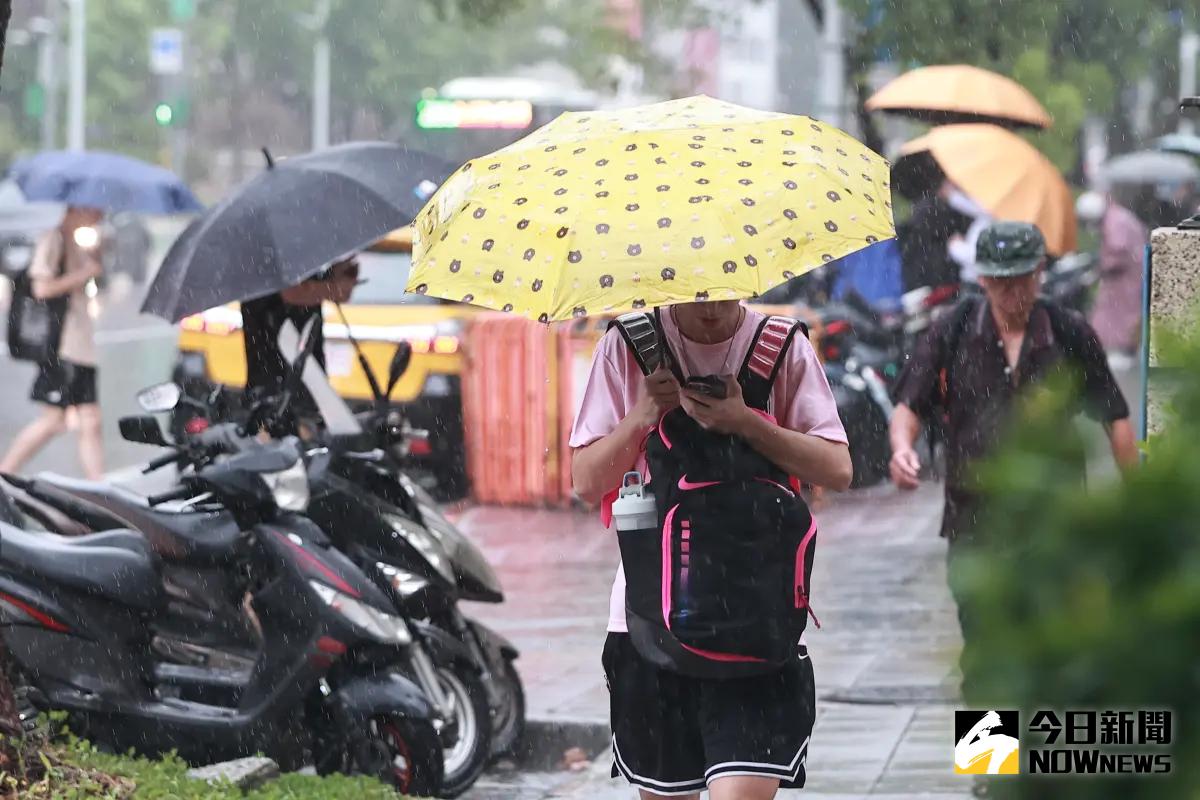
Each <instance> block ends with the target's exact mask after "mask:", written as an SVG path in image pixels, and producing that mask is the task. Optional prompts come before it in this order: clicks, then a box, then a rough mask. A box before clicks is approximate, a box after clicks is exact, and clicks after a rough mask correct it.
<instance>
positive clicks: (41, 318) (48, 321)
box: [8, 270, 70, 364]
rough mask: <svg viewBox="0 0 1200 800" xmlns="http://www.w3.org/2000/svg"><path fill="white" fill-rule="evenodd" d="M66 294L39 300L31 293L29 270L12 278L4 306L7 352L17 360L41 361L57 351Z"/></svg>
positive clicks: (51, 357)
mask: <svg viewBox="0 0 1200 800" xmlns="http://www.w3.org/2000/svg"><path fill="white" fill-rule="evenodd" d="M68 302H70V296H69V295H62V296H59V297H51V298H48V299H46V300H40V299H38V298H36V297H34V296H33V280H32V279H31V278H30V277H29V270H25V271H24V272H21V273H20V274H18V275H17V276H16V277H15V278H14V279H13V293H12V303H11V304H10V305H9V307H8V352H9V353H10V354H11V355H12V357H13V358H14V359H16V360H18V361H33V362H36V363H39V364H41V363H45V362H48V361H53V360H54V358H55V357H56V356H57V355H58V344H59V339H60V338H61V337H62V326H63V318H64V317H65V316H66V313H67V303H68Z"/></svg>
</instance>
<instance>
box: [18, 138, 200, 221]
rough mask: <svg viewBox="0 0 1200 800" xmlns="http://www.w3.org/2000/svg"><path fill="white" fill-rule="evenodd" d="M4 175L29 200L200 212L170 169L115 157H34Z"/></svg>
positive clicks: (155, 211) (56, 153)
mask: <svg viewBox="0 0 1200 800" xmlns="http://www.w3.org/2000/svg"><path fill="white" fill-rule="evenodd" d="M9 177H11V178H12V179H13V180H14V181H16V183H17V185H18V186H20V187H21V191H22V192H24V193H25V198H26V199H27V200H30V201H33V202H37V201H45V202H51V203H64V204H66V205H69V206H85V207H87V208H98V209H101V210H103V211H109V212H114V211H140V212H142V213H146V214H181V213H186V212H190V211H199V210H201V208H203V207H202V206H201V205H200V202H199V201H198V200H196V197H195V195H193V194H192V192H191V190H190V189H188V187H187V186H186V185H184V183H183V181H181V180H180V179H179V178H178V177H177V176H176V175H175V174H174V173H172V172H171V171H170V170H166V169H163V168H162V167H156V166H154V165H153V164H147V163H146V162H145V161H139V160H137V159H135V158H129V157H128V156H122V155H117V154H116V153H104V152H99V151H72V150H56V151H49V152H44V153H38V154H37V155H34V156H29V157H28V158H23V159H21V160H20V161H17V162H16V163H15V164H13V166H12V167H11V168H10V169H9Z"/></svg>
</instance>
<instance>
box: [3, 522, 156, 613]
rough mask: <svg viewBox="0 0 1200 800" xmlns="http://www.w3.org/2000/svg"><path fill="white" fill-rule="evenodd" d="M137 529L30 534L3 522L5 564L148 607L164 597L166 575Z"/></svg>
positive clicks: (87, 592)
mask: <svg viewBox="0 0 1200 800" xmlns="http://www.w3.org/2000/svg"><path fill="white" fill-rule="evenodd" d="M141 539H142V537H141V536H139V535H138V534H137V533H136V532H134V531H121V530H116V531H103V532H101V533H96V534H91V535H88V536H73V537H70V536H59V535H57V534H53V533H40V532H39V533H31V532H29V531H24V530H21V529H20V528H17V527H15V526H13V525H8V524H6V523H3V522H0V564H4V565H5V566H7V567H9V568H11V569H13V570H15V571H17V572H23V573H25V574H28V575H32V576H35V577H38V578H43V579H45V580H47V581H50V582H51V583H54V584H57V585H58V586H60V587H63V588H68V589H72V590H75V591H76V592H79V593H81V594H84V595H89V596H93V597H103V598H105V599H108V600H112V601H114V602H117V603H120V604H122V605H126V606H131V607H133V608H138V609H142V610H146V611H153V610H156V609H158V608H159V607H160V606H161V605H162V603H163V600H164V596H163V590H162V579H161V578H160V577H159V574H158V570H157V569H156V568H155V562H154V560H153V557H152V555H151V554H150V553H149V552H148V551H147V549H146V547H145V542H144V541H143V542H142V544H141V545H138V544H136V543H135V540H141Z"/></svg>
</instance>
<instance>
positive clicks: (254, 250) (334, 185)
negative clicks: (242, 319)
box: [142, 142, 453, 322]
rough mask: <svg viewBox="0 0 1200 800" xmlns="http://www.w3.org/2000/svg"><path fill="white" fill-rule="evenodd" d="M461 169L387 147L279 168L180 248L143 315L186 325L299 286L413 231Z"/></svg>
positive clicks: (215, 213)
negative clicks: (385, 239)
mask: <svg viewBox="0 0 1200 800" xmlns="http://www.w3.org/2000/svg"><path fill="white" fill-rule="evenodd" d="M452 170H453V167H452V166H450V165H449V164H447V163H446V162H443V161H441V160H440V159H437V158H435V157H433V156H430V155H427V154H425V153H421V152H418V151H411V150H407V149H405V148H403V147H401V146H399V145H395V144H389V143H386V142H356V143H350V144H344V145H339V146H337V147H331V148H329V149H327V150H321V151H319V152H316V153H310V154H308V155H304V156H298V157H296V158H288V159H284V160H280V161H279V162H278V163H274V162H271V161H270V157H269V156H268V166H267V169H265V170H264V171H263V172H262V173H261V174H259V175H258V176H257V177H256V178H254V179H253V180H251V181H250V182H249V183H247V184H246V185H244V186H243V187H241V188H240V189H239V190H238V191H236V192H235V193H234V194H233V195H231V196H230V197H228V198H227V199H225V200H224V201H222V202H221V203H219V204H218V205H216V206H214V207H212V208H210V209H209V210H208V211H207V212H206V213H205V214H204V215H202V216H201V217H199V218H198V219H196V220H195V221H194V222H193V223H192V224H191V225H190V226H189V227H188V228H187V230H185V231H184V232H183V234H182V235H180V237H179V238H178V239H177V240H176V241H175V243H174V244H173V245H172V246H171V249H170V250H169V251H168V252H167V256H166V258H165V259H164V261H163V265H162V267H161V268H160V269H159V271H158V274H157V275H156V276H155V278H154V282H153V283H151V284H150V288H149V291H148V292H147V294H146V300H145V302H144V303H143V304H142V310H143V311H147V312H149V313H151V314H157V315H158V316H160V317H163V318H165V319H168V320H171V321H172V322H174V321H178V320H180V319H182V318H183V317H185V316H187V315H188V314H193V313H195V312H197V311H203V310H204V309H206V308H211V307H213V306H217V305H221V304H223V303H228V302H231V301H235V300H249V299H252V298H254V297H261V296H262V295H265V294H270V293H271V292H275V291H279V290H280V289H284V288H287V287H288V286H294V285H295V284H297V283H299V282H301V281H303V280H304V279H305V278H308V277H311V276H312V275H314V274H315V273H317V272H319V271H320V270H321V269H322V268H323V267H324V266H325V265H327V264H328V263H329V262H331V261H333V260H335V259H337V258H339V257H340V256H343V255H345V254H347V253H350V252H352V251H355V250H359V249H361V248H363V247H365V246H367V245H369V244H371V243H372V242H375V241H376V240H378V239H379V238H380V237H382V236H384V235H385V234H387V233H388V232H389V231H392V230H394V229H395V228H397V227H400V226H401V225H404V224H406V223H408V222H410V221H412V218H413V217H414V216H415V215H416V213H417V212H418V211H419V210H420V209H421V206H422V205H423V204H424V202H425V200H426V199H427V198H428V197H429V196H430V195H431V194H432V193H433V191H434V190H435V189H436V188H437V185H438V183H439V182H440V181H441V180H442V179H443V178H444V177H445V176H446V175H447V174H449V173H450V172H451V171H452Z"/></svg>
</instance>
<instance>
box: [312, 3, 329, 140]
mask: <svg viewBox="0 0 1200 800" xmlns="http://www.w3.org/2000/svg"><path fill="white" fill-rule="evenodd" d="M326 6H328V3H326ZM312 112H313V119H312V149H313V150H322V149H324V148H326V147H329V37H328V36H326V35H325V29H324V26H322V28H321V30H320V31H319V32H318V33H317V41H316V43H315V44H314V45H313V105H312Z"/></svg>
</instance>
